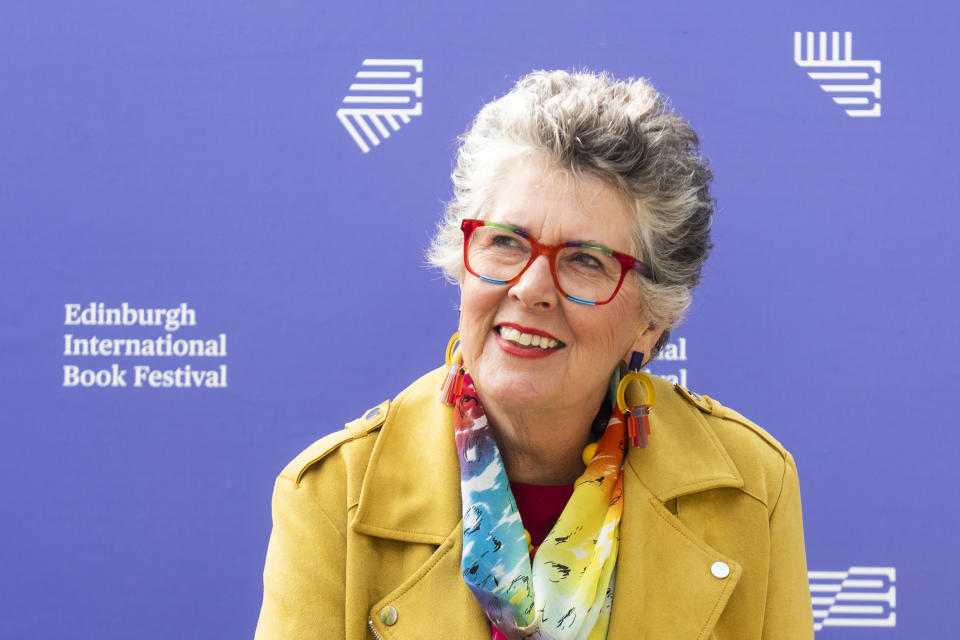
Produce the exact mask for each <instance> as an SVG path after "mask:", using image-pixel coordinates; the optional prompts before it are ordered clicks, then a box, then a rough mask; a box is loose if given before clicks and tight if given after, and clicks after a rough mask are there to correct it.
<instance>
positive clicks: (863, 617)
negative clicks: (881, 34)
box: [807, 567, 897, 631]
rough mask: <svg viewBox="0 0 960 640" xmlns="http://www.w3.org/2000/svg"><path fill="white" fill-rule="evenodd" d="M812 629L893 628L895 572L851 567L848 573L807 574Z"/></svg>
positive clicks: (815, 572) (819, 572)
mask: <svg viewBox="0 0 960 640" xmlns="http://www.w3.org/2000/svg"><path fill="white" fill-rule="evenodd" d="M807 576H808V578H809V580H810V595H811V597H812V599H813V628H814V629H815V630H816V631H820V630H821V629H822V628H824V627H895V626H897V614H896V612H895V611H894V608H895V607H896V606H897V588H896V587H895V586H894V584H893V583H894V582H896V580H897V570H896V569H894V568H893V567H850V569H848V570H847V571H809V572H808V573H807Z"/></svg>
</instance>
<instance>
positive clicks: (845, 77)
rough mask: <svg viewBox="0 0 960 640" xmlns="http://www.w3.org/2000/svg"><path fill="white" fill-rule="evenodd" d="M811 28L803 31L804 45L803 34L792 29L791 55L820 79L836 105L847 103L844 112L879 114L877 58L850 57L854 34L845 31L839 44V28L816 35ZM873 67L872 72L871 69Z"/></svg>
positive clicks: (867, 114)
mask: <svg viewBox="0 0 960 640" xmlns="http://www.w3.org/2000/svg"><path fill="white" fill-rule="evenodd" d="M817 35H818V34H816V33H814V32H813V31H807V33H806V46H804V38H803V34H801V33H800V32H799V31H795V32H794V33H793V59H794V61H795V62H796V63H797V65H798V66H800V67H810V68H813V69H816V70H815V71H808V72H807V75H809V76H810V77H811V78H813V79H814V80H817V81H819V82H820V88H821V89H823V90H824V91H826V92H827V93H828V94H834V93H838V94H843V95H835V96H833V101H834V102H836V103H837V104H839V105H842V106H845V107H850V108H848V109H846V112H847V115H848V116H851V117H853V118H857V117H868V118H869V117H875V118H878V117H880V77H879V76H880V61H879V60H854V59H853V34H852V33H850V32H849V31H845V32H844V34H843V45H842V46H841V44H840V32H839V31H834V32H833V33H831V34H830V40H829V43H828V41H827V32H826V31H821V32H820V33H819V38H817ZM871 69H872V70H873V73H871V72H870V70H871Z"/></svg>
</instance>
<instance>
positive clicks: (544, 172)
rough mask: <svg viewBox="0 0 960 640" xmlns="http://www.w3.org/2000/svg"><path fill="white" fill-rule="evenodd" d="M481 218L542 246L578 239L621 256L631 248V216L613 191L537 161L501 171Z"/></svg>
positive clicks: (511, 165) (524, 161)
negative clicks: (519, 232) (516, 229)
mask: <svg viewBox="0 0 960 640" xmlns="http://www.w3.org/2000/svg"><path fill="white" fill-rule="evenodd" d="M483 218H484V219H486V220H490V221H491V222H500V223H504V224H511V225H514V226H518V227H522V228H523V229H525V230H526V231H528V232H529V233H530V234H532V235H533V236H534V237H536V238H537V239H539V240H540V241H541V242H544V243H548V244H553V243H558V242H562V241H567V240H579V241H583V242H594V243H597V244H601V245H603V246H605V247H608V248H610V249H615V250H617V251H624V252H629V251H630V247H631V246H632V245H633V241H632V237H633V213H632V210H631V207H630V206H629V205H628V203H627V200H626V198H625V197H624V196H623V195H622V194H621V193H620V192H619V191H617V190H616V189H614V188H613V187H611V186H610V185H608V184H607V183H605V182H604V181H603V180H601V179H600V178H597V177H596V176H592V175H581V176H579V177H576V176H574V175H573V174H572V173H571V172H570V171H567V170H565V169H561V168H557V167H555V166H551V165H549V164H547V163H546V162H545V161H542V160H537V159H518V160H514V161H512V162H510V163H508V165H507V166H505V167H504V168H503V171H502V173H501V176H500V179H499V180H498V181H497V188H496V189H495V191H494V193H493V197H492V198H491V203H490V207H489V208H488V209H487V211H486V214H485V215H484V216H483Z"/></svg>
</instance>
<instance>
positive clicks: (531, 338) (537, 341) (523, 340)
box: [500, 327, 560, 349]
mask: <svg viewBox="0 0 960 640" xmlns="http://www.w3.org/2000/svg"><path fill="white" fill-rule="evenodd" d="M500 337H501V338H503V339H504V340H509V341H510V342H513V343H516V344H519V345H522V346H524V347H540V348H541V349H555V348H556V347H557V345H558V344H560V343H559V342H558V341H556V340H554V339H553V338H547V337H546V336H537V335H534V334H532V333H521V332H520V331H519V330H518V329H514V328H513V327H501V328H500Z"/></svg>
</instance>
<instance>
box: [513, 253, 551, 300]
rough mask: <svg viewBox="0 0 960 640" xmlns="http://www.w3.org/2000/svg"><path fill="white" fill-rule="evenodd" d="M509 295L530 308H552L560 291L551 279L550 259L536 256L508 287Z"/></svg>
mask: <svg viewBox="0 0 960 640" xmlns="http://www.w3.org/2000/svg"><path fill="white" fill-rule="evenodd" d="M510 297H512V298H514V299H516V300H518V301H519V302H521V303H522V304H524V305H525V306H527V307H530V308H531V309H552V308H553V307H555V306H557V304H558V302H559V301H560V292H559V291H558V290H557V286H556V283H555V282H554V281H553V273H552V272H551V271H550V259H549V258H548V257H547V256H545V255H541V256H537V258H536V259H535V260H534V261H533V264H531V265H530V266H529V267H527V270H526V271H524V272H523V274H522V275H521V276H520V279H519V280H517V281H516V282H515V283H513V285H512V286H511V287H510Z"/></svg>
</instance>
